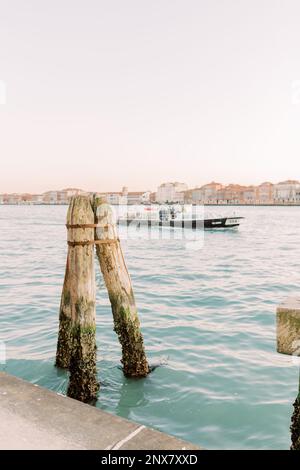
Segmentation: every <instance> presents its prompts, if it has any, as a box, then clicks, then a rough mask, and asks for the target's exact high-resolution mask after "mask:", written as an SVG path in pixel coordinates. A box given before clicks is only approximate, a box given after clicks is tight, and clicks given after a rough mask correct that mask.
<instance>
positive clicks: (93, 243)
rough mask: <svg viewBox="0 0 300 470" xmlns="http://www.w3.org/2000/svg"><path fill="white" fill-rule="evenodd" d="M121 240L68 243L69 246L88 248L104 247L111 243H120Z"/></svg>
mask: <svg viewBox="0 0 300 470" xmlns="http://www.w3.org/2000/svg"><path fill="white" fill-rule="evenodd" d="M119 241H120V240H119V239H114V240H109V239H107V240H87V241H82V242H68V245H69V246H86V245H104V244H109V243H118V242H119Z"/></svg>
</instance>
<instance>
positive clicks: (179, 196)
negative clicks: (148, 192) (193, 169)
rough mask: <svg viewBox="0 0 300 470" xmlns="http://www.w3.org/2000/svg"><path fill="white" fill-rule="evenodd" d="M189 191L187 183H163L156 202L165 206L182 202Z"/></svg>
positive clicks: (158, 190)
mask: <svg viewBox="0 0 300 470" xmlns="http://www.w3.org/2000/svg"><path fill="white" fill-rule="evenodd" d="M187 189H188V187H187V185H186V184H185V183H178V182H175V183H163V184H161V185H160V186H159V187H158V189H157V193H156V201H157V202H159V203H161V204H164V203H167V202H180V203H182V202H183V201H184V194H183V192H184V191H186V190H187Z"/></svg>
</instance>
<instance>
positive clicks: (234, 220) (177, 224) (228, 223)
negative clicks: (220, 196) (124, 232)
mask: <svg viewBox="0 0 300 470" xmlns="http://www.w3.org/2000/svg"><path fill="white" fill-rule="evenodd" d="M242 218H243V217H222V218H219V219H204V220H193V219H191V220H189V219H186V220H176V219H175V220H147V219H134V218H133V219H119V220H118V224H119V225H125V226H126V225H127V226H129V225H132V226H135V227H171V228H189V229H193V230H196V229H200V230H201V229H202V230H203V229H207V230H212V229H219V228H233V227H238V226H239V225H240V219H242Z"/></svg>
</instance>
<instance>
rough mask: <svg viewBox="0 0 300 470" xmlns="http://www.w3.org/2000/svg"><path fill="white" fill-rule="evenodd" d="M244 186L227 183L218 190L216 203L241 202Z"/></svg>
mask: <svg viewBox="0 0 300 470" xmlns="http://www.w3.org/2000/svg"><path fill="white" fill-rule="evenodd" d="M245 190H246V187H245V186H241V185H239V184H229V185H228V186H225V188H222V189H220V190H219V191H218V195H217V203H218V204H243V203H244V191H245Z"/></svg>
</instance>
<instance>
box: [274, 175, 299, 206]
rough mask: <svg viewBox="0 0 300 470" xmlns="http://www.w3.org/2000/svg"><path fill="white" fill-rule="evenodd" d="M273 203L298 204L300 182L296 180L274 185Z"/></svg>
mask: <svg viewBox="0 0 300 470" xmlns="http://www.w3.org/2000/svg"><path fill="white" fill-rule="evenodd" d="M274 202H275V203H279V204H284V203H299V202H300V182H299V181H297V180H287V181H281V182H280V183H277V184H275V185H274Z"/></svg>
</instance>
